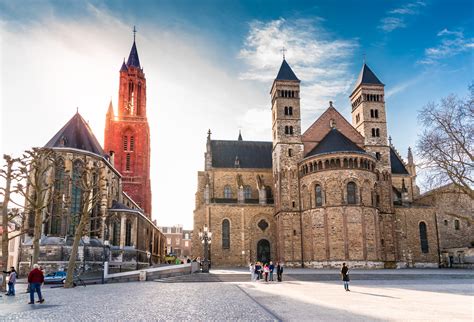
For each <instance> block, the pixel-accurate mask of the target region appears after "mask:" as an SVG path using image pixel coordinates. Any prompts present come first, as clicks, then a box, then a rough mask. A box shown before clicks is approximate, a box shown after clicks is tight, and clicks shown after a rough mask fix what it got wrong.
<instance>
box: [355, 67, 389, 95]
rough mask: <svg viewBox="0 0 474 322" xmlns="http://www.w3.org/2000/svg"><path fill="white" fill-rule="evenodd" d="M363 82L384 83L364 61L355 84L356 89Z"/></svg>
mask: <svg viewBox="0 0 474 322" xmlns="http://www.w3.org/2000/svg"><path fill="white" fill-rule="evenodd" d="M361 84H374V85H383V84H382V82H381V81H380V80H379V79H378V78H377V76H375V74H374V72H373V71H372V70H371V69H370V68H369V66H367V64H365V63H364V65H363V66H362V69H361V71H360V73H359V77H358V78H357V81H356V83H355V86H354V90H355V89H356V88H357V87H359V85H361Z"/></svg>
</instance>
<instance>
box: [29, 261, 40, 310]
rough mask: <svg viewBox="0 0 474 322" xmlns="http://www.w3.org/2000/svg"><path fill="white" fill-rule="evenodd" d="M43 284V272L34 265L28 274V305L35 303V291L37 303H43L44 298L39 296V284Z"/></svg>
mask: <svg viewBox="0 0 474 322" xmlns="http://www.w3.org/2000/svg"><path fill="white" fill-rule="evenodd" d="M43 282H44V275H43V272H42V271H41V270H40V269H39V265H38V264H34V265H33V270H32V271H31V272H30V274H28V283H30V302H28V304H34V303H35V291H36V293H38V298H39V301H38V303H43V302H44V298H43V297H42V296H41V284H43Z"/></svg>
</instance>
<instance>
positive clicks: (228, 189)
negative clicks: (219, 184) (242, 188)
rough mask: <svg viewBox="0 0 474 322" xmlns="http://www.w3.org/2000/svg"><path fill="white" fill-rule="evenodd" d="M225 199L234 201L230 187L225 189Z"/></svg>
mask: <svg viewBox="0 0 474 322" xmlns="http://www.w3.org/2000/svg"><path fill="white" fill-rule="evenodd" d="M224 198H225V199H232V189H231V188H230V186H225V187H224Z"/></svg>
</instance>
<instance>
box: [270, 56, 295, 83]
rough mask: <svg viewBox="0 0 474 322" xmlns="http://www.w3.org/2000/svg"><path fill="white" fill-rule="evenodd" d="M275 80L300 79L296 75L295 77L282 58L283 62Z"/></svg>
mask: <svg viewBox="0 0 474 322" xmlns="http://www.w3.org/2000/svg"><path fill="white" fill-rule="evenodd" d="M275 80H294V81H298V82H299V81H300V80H299V79H298V77H296V75H295V73H294V72H293V70H292V69H291V67H290V65H288V63H287V62H286V59H283V62H282V63H281V66H280V70H279V71H278V75H277V77H276V78H275Z"/></svg>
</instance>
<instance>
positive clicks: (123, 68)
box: [120, 57, 128, 72]
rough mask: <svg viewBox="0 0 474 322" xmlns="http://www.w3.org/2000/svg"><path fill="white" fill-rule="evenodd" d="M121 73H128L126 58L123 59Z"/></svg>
mask: <svg viewBox="0 0 474 322" xmlns="http://www.w3.org/2000/svg"><path fill="white" fill-rule="evenodd" d="M120 71H121V72H127V71H128V68H127V64H125V57H124V58H123V63H122V67H121V68H120Z"/></svg>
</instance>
